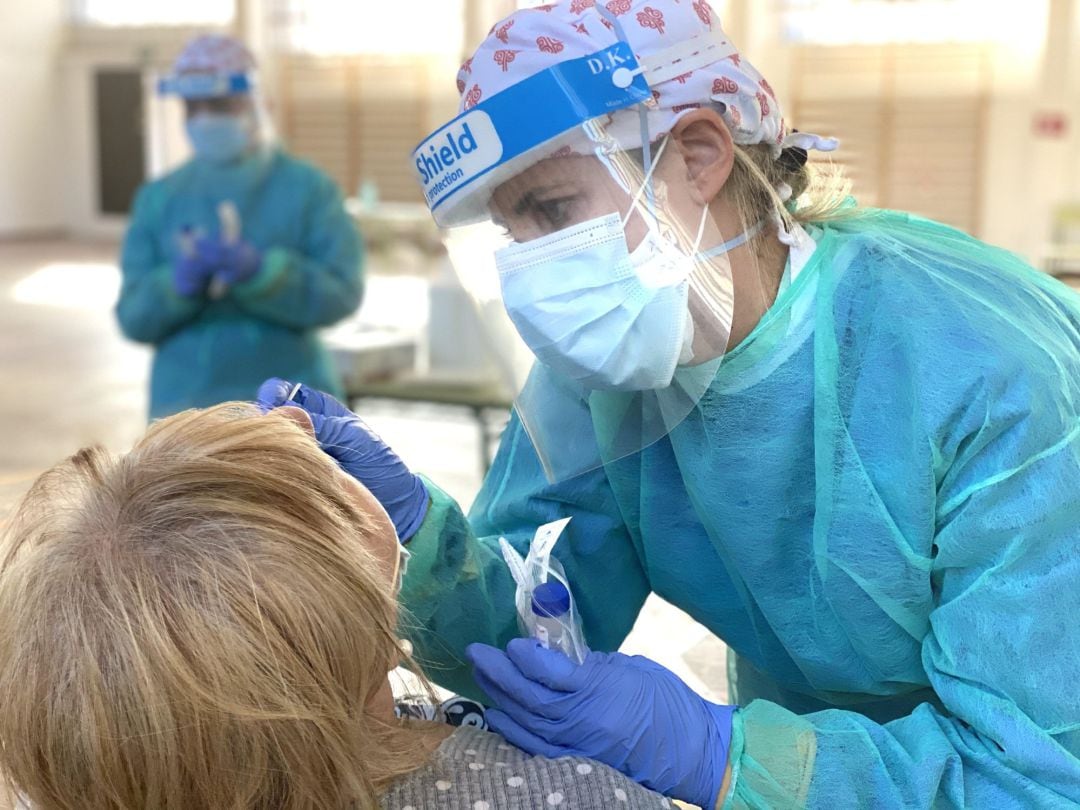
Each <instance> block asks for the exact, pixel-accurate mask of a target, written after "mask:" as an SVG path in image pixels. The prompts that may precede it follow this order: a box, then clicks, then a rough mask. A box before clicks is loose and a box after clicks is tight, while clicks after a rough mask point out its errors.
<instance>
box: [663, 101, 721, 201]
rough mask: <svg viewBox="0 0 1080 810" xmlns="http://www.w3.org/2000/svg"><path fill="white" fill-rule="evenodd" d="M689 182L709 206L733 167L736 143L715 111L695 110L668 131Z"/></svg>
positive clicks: (701, 199)
mask: <svg viewBox="0 0 1080 810" xmlns="http://www.w3.org/2000/svg"><path fill="white" fill-rule="evenodd" d="M671 136H672V138H674V139H675V143H676V144H677V145H678V147H679V153H680V154H681V155H682V159H683V163H684V164H685V165H686V169H687V172H688V174H689V179H690V181H691V183H692V185H693V188H694V189H695V190H696V192H697V195H700V197H701V198H700V199H696V200H695V202H697V203H700V204H702V205H708V204H709V203H711V202H712V201H713V200H715V199H716V197H717V195H719V194H720V190H721V189H723V187H724V184H725V183H727V180H728V177H730V176H731V169H732V167H733V166H734V164H735V141H734V140H733V139H732V137H731V130H729V129H728V128H727V124H725V123H724V120H723V119H722V118H721V117H720V116H719V115H718V114H717V112H716V111H715V110H705V109H702V110H694V111H693V112H689V113H687V114H686V115H684V116H683V117H682V118H680V119H679V120H678V122H677V123H676V124H675V128H674V129H672V130H671Z"/></svg>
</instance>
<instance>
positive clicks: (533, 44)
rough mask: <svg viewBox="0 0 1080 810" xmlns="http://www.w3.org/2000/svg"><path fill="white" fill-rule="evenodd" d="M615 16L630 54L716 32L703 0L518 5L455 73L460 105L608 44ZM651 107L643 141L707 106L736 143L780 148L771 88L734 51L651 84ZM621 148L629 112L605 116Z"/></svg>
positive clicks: (632, 118) (634, 117)
mask: <svg viewBox="0 0 1080 810" xmlns="http://www.w3.org/2000/svg"><path fill="white" fill-rule="evenodd" d="M598 4H601V5H602V6H603V7H604V9H605V11H606V12H607V13H608V16H610V17H612V18H614V19H615V20H617V21H618V24H619V26H621V28H622V30H623V32H624V33H625V36H626V39H627V41H628V42H629V44H630V46H631V47H632V48H633V50H634V53H635V54H636V55H637V57H638V59H639V60H640V59H643V58H646V57H649V56H653V55H655V54H657V53H659V52H661V51H663V50H665V49H667V48H669V47H671V46H673V45H676V44H678V43H680V42H683V41H685V40H688V39H691V38H693V37H696V36H699V35H701V34H704V33H708V32H714V33H717V34H719V35H720V36H721V37H724V34H723V30H722V29H721V26H720V21H719V18H718V17H717V15H716V12H714V11H713V9H712V7H711V6H710V5H709V4H708V2H706V0H563V2H559V3H551V4H549V5H544V6H537V7H535V8H530V9H524V10H521V11H518V12H516V13H515V14H512V15H511V16H509V17H507V18H506V19H504V20H502V21H500V22H498V23H496V24H495V26H493V27H492V29H491V32H490V33H489V35H488V37H487V38H486V39H485V40H484V42H483V43H481V45H480V47H479V48H478V49H477V50H476V53H475V54H473V56H472V58H470V59H468V60H466V62H465V63H464V64H463V65H462V66H461V70H460V71H459V72H458V77H457V86H458V92H459V93H460V94H461V104H460V111H461V112H464V111H465V110H468V109H471V108H472V107H474V106H476V105H477V104H479V103H480V102H482V101H483V100H485V99H488V98H491V96H493V95H495V94H496V93H500V92H502V91H503V90H506V89H507V88H508V87H511V86H513V85H515V84H517V83H518V82H520V81H522V80H523V79H526V78H528V77H529V76H532V75H533V74H536V73H539V72H540V71H542V70H546V69H547V68H550V67H553V66H554V65H557V64H558V63H560V62H563V61H566V60H568V59H576V58H580V57H583V56H587V55H589V54H591V53H595V52H596V51H599V50H601V49H603V48H607V47H610V46H611V45H613V44H614V43H615V42H616V41H618V37H617V35H616V32H615V26H614V25H613V24H612V23H610V22H609V21H608V20H607V19H605V17H604V16H602V15H601V14H600V12H599V10H598V8H597V6H598ZM653 99H654V100H655V102H656V106H655V108H653V109H651V110H650V112H649V133H650V140H654V141H655V140H656V139H657V138H659V137H660V136H661V135H664V134H666V133H668V132H670V131H671V129H672V127H674V126H675V123H676V122H677V121H678V120H679V119H680V118H681V117H682V116H683V115H685V114H687V113H688V112H690V111H691V110H694V109H697V108H699V107H702V106H704V105H713V106H714V108H715V109H717V110H718V111H719V112H720V113H721V115H722V116H723V117H724V120H725V121H726V122H727V124H728V126H729V127H730V129H731V131H732V133H733V135H734V138H735V141H736V143H740V144H744V145H748V144H758V143H769V144H771V145H772V146H773V147H774V152H775V153H776V154H777V155H778V154H779V153H780V149H781V144H782V143H783V141H784V137H785V136H786V135H787V130H786V124H785V122H784V117H783V114H782V113H781V111H780V105H779V103H778V102H777V99H776V96H775V94H774V93H773V89H772V87H771V86H770V85H769V83H768V82H767V81H766V80H765V78H764V77H763V76H762V75H761V74H760V73H758V72H757V70H756V69H755V68H754V66H753V65H751V64H750V62H748V61H747V60H746V59H745V58H743V57H742V56H741V55H740V54H738V53H736V54H734V55H733V56H730V57H727V58H724V59H721V60H719V61H717V62H714V63H713V64H711V65H708V66H706V67H704V68H700V69H698V70H693V71H690V72H687V73H683V74H681V75H678V76H675V77H674V78H672V79H669V80H668V81H666V82H662V83H660V84H658V85H656V86H654V87H653ZM612 118H613V119H620V118H622V119H627V120H626V121H625V122H621V121H617V120H616V121H613V122H612V125H613V127H614V128H615V129H616V130H617V131H618V132H620V133H624V132H625V133H627V134H626V135H625V136H623V135H620V142H621V144H622V146H623V147H624V148H631V147H640V146H641V143H640V140H641V139H640V136H636V140H637V141H638V142H637V143H631V142H628V140H627V138H632V137H634V133H635V132H636V131H637V130H638V124H637V121H638V113H637V111H636V110H623V111H621V112H618V113H616V114H615V115H614V116H612Z"/></svg>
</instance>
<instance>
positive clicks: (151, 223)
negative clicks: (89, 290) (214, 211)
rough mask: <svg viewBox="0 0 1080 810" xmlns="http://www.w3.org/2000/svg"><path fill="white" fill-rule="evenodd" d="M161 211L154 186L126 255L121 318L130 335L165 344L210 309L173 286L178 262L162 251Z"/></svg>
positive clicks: (143, 197)
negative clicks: (160, 238)
mask: <svg viewBox="0 0 1080 810" xmlns="http://www.w3.org/2000/svg"><path fill="white" fill-rule="evenodd" d="M160 208H161V207H160V200H159V199H157V195H156V193H155V187H154V186H152V185H146V186H143V187H142V188H141V189H139V192H138V194H137V195H136V196H135V203H134V205H133V207H132V214H131V224H130V226H129V227H128V230H127V234H126V235H125V237H124V245H123V249H122V251H121V257H120V266H121V271H122V274H123V279H122V281H121V286H120V298H119V300H118V301H117V304H116V319H117V321H118V322H119V324H120V329H121V331H122V332H123V333H124V335H125V336H126V337H128V338H129V339H131V340H136V341H139V342H140V343H160V342H161V341H163V340H164V339H165V338H167V337H169V335H171V334H173V333H174V332H176V331H177V330H178V329H180V328H181V327H182V326H184V325H185V324H187V323H188V322H189V321H191V320H193V319H194V318H196V317H197V316H198V315H199V313H201V312H202V310H203V308H204V307H205V306H206V299H205V298H188V297H185V296H182V295H180V294H179V293H177V292H176V289H175V288H174V287H173V271H172V264H171V263H170V262H169V260H168V257H166V256H164V255H162V254H161V251H160V250H159V247H158V246H159V242H158V236H159V231H160V229H161V228H162V227H163V224H162V223H161V222H160V216H161V214H160Z"/></svg>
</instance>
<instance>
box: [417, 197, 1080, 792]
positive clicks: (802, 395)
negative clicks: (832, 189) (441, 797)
mask: <svg viewBox="0 0 1080 810" xmlns="http://www.w3.org/2000/svg"><path fill="white" fill-rule="evenodd" d="M817 236H818V249H817V251H816V252H815V253H814V256H813V258H812V259H811V260H810V263H809V264H808V265H807V267H806V268H805V269H804V270H803V271H802V273H801V274H800V275H799V276H798V277H797V278H796V279H795V281H794V283H793V284H792V285H791V286H790V287H789V288H788V289H786V290H785V291H784V292H783V293H782V295H781V296H780V298H779V299H778V300H777V302H776V304H775V305H774V306H773V307H772V309H771V310H770V311H769V312H768V313H767V315H766V316H765V318H764V319H763V321H762V322H761V324H760V325H759V326H758V327H757V329H756V330H755V331H754V333H753V334H752V335H751V336H750V337H748V338H747V339H746V340H745V341H744V342H743V343H742V344H741V345H740V346H739V347H737V349H735V350H734V351H733V352H732V353H731V354H730V355H729V356H728V357H727V358H726V359H725V361H724V363H723V364H722V365H721V367H720V370H719V373H718V375H717V376H716V379H715V382H714V384H713V386H712V388H711V390H709V392H708V393H707V394H706V395H705V397H704V399H703V400H702V401H701V402H700V404H699V406H698V407H697V409H696V410H695V411H694V412H693V413H692V414H691V415H690V416H689V418H687V419H686V420H685V422H683V423H682V424H681V425H679V426H678V427H677V428H676V429H675V430H673V431H672V432H671V434H670V435H669V436H668V437H667V438H666V439H664V440H662V441H660V442H657V443H656V444H654V445H653V446H651V447H649V448H647V449H646V450H644V451H642V452H641V453H640V454H638V455H635V456H631V457H629V458H625V459H623V460H622V461H618V462H615V463H611V464H608V465H607V467H606V469H602V470H598V471H596V472H594V473H591V474H588V475H586V476H583V477H580V478H577V479H575V480H572V481H570V482H568V483H563V484H560V485H555V486H550V485H548V484H547V483H546V482H545V479H544V476H543V474H542V471H541V467H540V464H539V462H538V459H537V456H536V454H535V451H534V450H533V448H532V445H531V443H530V441H529V438H528V436H527V435H526V434H525V433H524V431H523V430H522V427H521V423H520V422H519V421H518V420H517V419H516V418H515V419H514V421H512V423H511V425H510V428H509V430H508V431H507V433H506V435H505V437H504V439H503V442H502V445H501V447H500V451H499V455H498V458H497V460H496V464H495V467H494V469H493V470H492V472H491V474H490V475H489V476H488V478H487V481H486V483H485V485H484V488H483V491H482V492H481V493H480V496H479V498H478V500H477V502H476V504H475V506H474V508H473V510H472V512H471V515H470V517H469V520H468V521H466V519H465V518H464V517H463V516H462V514H461V512H460V511H459V510H458V509H457V507H456V506H455V505H454V503H453V502H452V501H451V500H450V499H449V498H448V497H447V496H445V495H444V494H443V493H441V492H440V491H439V490H438V489H437V488H435V487H434V486H431V491H432V495H433V503H432V507H431V510H430V512H429V514H428V516H427V518H426V521H425V523H424V525H423V527H422V529H421V532H420V533H419V534H418V535H417V536H416V537H415V538H414V539H413V540H412V541H411V543H410V544H409V549H410V550H411V551H412V554H413V557H412V561H411V563H410V566H409V572H408V575H407V577H406V578H405V589H404V599H405V603H406V607H407V608H408V610H409V611H410V614H411V617H412V620H413V621H415V622H418V623H419V624H420V625H422V627H419V628H413V629H411V630H410V632H411V633H412V636H413V639H414V641H415V642H416V643H417V650H418V653H419V655H420V657H421V659H420V660H422V661H427V662H429V664H430V670H429V671H430V674H431V675H432V676H433V677H434V678H435V679H436V680H437V681H440V682H442V683H444V684H446V685H448V686H449V687H451V688H454V689H457V690H459V691H462V692H472V693H473V694H475V693H476V687H475V685H473V684H472V682H471V680H470V677H469V673H468V670H467V669H466V668H465V667H464V666H463V665H462V664H461V660H462V650H463V648H464V647H465V645H466V644H467V643H468V642H471V641H485V642H488V643H490V644H495V645H499V646H502V645H504V644H505V642H506V641H507V640H509V639H510V638H511V637H513V636H515V635H517V633H518V630H517V626H516V622H515V612H514V603H513V583H512V582H511V579H510V576H509V575H508V574H507V571H506V566H505V565H504V564H503V562H502V560H501V558H500V555H499V552H498V548H497V539H498V537H499V536H500V535H504V536H506V537H507V538H509V539H511V540H512V541H513V542H514V543H515V544H516V545H517V547H518V548H523V547H524V545H525V544H526V543H527V542H528V539H529V538H530V536H531V535H532V533H533V531H534V529H535V527H536V526H537V525H539V524H542V523H544V522H546V521H550V520H553V519H556V518H559V517H563V516H566V515H572V516H573V518H574V519H573V521H572V522H571V524H570V526H569V528H568V530H567V534H566V535H564V537H563V539H562V540H560V542H559V545H558V546H556V554H557V556H558V557H559V558H560V559H561V561H562V563H563V565H564V566H565V567H566V571H567V573H568V575H569V578H570V581H571V583H572V584H573V585H574V587H575V593H576V596H577V598H578V601H579V605H580V608H581V614H582V616H583V618H584V623H585V630H586V635H587V640H588V643H589V645H590V646H591V647H592V648H593V649H598V650H613V649H615V648H616V647H618V645H619V644H620V642H621V641H622V640H623V638H624V637H625V636H626V634H627V632H628V631H629V630H630V628H631V625H632V624H633V622H634V619H635V617H636V616H637V614H638V611H639V609H640V608H641V605H642V602H643V600H644V599H645V597H646V596H647V595H648V593H649V592H650V591H655V592H656V593H658V594H660V595H661V596H663V597H664V598H665V599H667V600H668V601H670V602H672V603H673V604H675V605H677V606H679V607H681V608H682V609H684V610H685V611H686V612H687V613H689V614H690V615H691V616H693V617H694V618H695V619H697V620H698V621H700V622H702V623H703V624H704V625H706V626H707V627H709V628H710V629H711V630H713V631H714V632H715V633H716V634H717V635H718V636H720V637H721V638H722V639H724V640H725V641H726V642H727V643H728V644H729V645H730V646H731V647H732V648H733V650H734V651H735V653H737V656H738V664H737V666H736V667H735V672H734V676H735V677H734V683H733V688H734V692H735V693H734V694H733V695H732V698H733V701H737V702H738V704H739V705H740V706H742V709H741V710H740V711H739V712H738V713H737V714H736V720H735V734H734V739H733V745H732V766H733V773H734V785H733V789H732V792H731V794H730V800H729V806H734V807H762V808H782V807H798V806H808V807H814V808H829V809H830V810H831V809H832V808H856V807H874V808H882V807H884V808H920V807H930V806H934V807H961V806H966V807H979V808H984V807H985V808H1003V807H1018V806H1024V807H1063V806H1073V805H1074V803H1077V802H1080V299H1078V297H1077V296H1076V295H1075V294H1074V293H1072V292H1071V291H1069V290H1067V289H1066V288H1065V287H1064V286H1062V285H1060V284H1059V283H1057V282H1055V281H1053V280H1052V279H1049V278H1047V277H1045V276H1042V275H1041V274H1039V273H1037V272H1035V271H1033V270H1030V269H1028V268H1026V267H1025V266H1024V265H1023V264H1022V262H1020V261H1019V260H1018V259H1016V258H1015V257H1013V256H1012V255H1010V254H1007V253H1005V252H1004V251H1000V250H997V249H994V248H990V247H988V246H986V245H983V244H982V243H979V242H977V241H975V240H972V239H970V238H968V237H966V236H964V235H962V234H959V233H958V232H955V231H952V230H950V229H947V228H945V227H943V226H940V225H936V224H934V223H930V222H927V221H925V220H920V219H916V218H913V217H906V216H903V215H899V214H891V213H884V212H880V213H874V214H869V215H866V216H864V217H862V218H860V219H856V220H852V221H848V222H845V223H841V224H836V225H831V226H827V227H825V228H824V229H822V230H819V231H818V232H817ZM551 407H552V408H559V407H566V408H568V409H569V408H572V405H568V404H567V403H566V402H563V403H562V404H560V402H559V401H558V394H557V392H554V391H553V394H552V402H551ZM627 710H628V711H648V708H647V707H644V706H642V707H633V706H629V707H627Z"/></svg>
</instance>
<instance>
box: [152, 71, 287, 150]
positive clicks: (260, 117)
mask: <svg viewBox="0 0 1080 810" xmlns="http://www.w3.org/2000/svg"><path fill="white" fill-rule="evenodd" d="M158 94H159V95H160V96H163V97H167V98H176V99H179V101H180V102H181V103H182V104H183V107H184V109H183V111H182V115H183V119H184V129H185V132H186V134H187V138H188V141H189V143H190V145H191V148H192V151H193V152H194V153H195V155H196V156H197V157H199V158H202V159H204V160H206V161H208V162H210V163H216V164H226V163H229V162H232V161H235V160H237V159H239V158H241V157H243V156H245V155H247V154H250V153H251V152H253V151H256V150H258V149H259V148H261V147H264V146H266V145H269V144H270V143H271V142H272V141H273V125H272V123H271V120H270V116H269V113H268V111H267V105H266V103H265V101H264V99H263V97H262V94H261V93H260V92H259V90H258V87H257V85H256V83H255V78H254V75H253V73H252V72H239V73H229V74H224V73H213V72H199V73H181V74H175V75H171V76H167V77H164V78H162V79H161V80H160V81H159V82H158Z"/></svg>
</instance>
